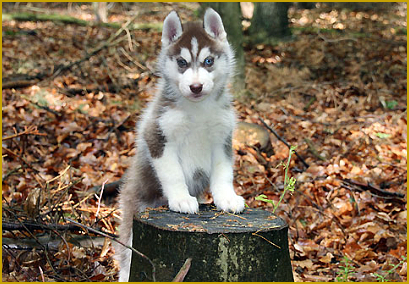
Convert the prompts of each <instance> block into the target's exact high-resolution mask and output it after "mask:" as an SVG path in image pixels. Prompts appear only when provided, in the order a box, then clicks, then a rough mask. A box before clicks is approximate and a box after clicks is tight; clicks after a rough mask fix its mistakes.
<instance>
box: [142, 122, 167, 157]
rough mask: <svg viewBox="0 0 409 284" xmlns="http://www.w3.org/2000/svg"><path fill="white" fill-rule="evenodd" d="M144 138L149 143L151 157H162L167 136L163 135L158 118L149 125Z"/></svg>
mask: <svg viewBox="0 0 409 284" xmlns="http://www.w3.org/2000/svg"><path fill="white" fill-rule="evenodd" d="M143 138H144V139H145V141H146V144H147V145H148V149H149V152H150V154H151V157H152V158H154V159H158V158H160V157H162V155H163V151H164V149H165V143H166V137H165V136H164V135H163V132H162V129H160V127H159V123H158V122H157V120H154V121H152V122H150V123H149V124H148V125H147V129H145V133H144V135H143Z"/></svg>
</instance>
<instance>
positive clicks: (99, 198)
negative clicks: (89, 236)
mask: <svg viewBox="0 0 409 284" xmlns="http://www.w3.org/2000/svg"><path fill="white" fill-rule="evenodd" d="M107 182H108V180H106V181H104V182H103V183H102V187H101V193H100V194H99V197H98V195H96V194H94V195H95V198H96V199H97V200H98V208H97V212H96V213H95V218H97V217H98V214H99V209H100V208H101V198H102V193H103V192H104V187H105V184H106V183H107Z"/></svg>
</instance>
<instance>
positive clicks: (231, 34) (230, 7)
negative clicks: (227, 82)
mask: <svg viewBox="0 0 409 284" xmlns="http://www.w3.org/2000/svg"><path fill="white" fill-rule="evenodd" d="M200 5H201V6H202V8H203V11H202V12H203V13H204V11H205V10H206V8H207V7H212V8H213V9H214V10H215V11H216V12H217V13H219V15H220V17H222V20H223V26H224V29H225V30H226V33H227V40H228V41H229V43H230V44H231V46H232V47H233V50H234V53H235V58H236V70H235V71H236V72H235V73H236V75H235V77H234V81H233V86H232V87H233V88H232V89H233V93H234V94H235V95H239V94H241V93H242V92H243V91H244V89H245V72H244V71H245V70H244V68H245V61H244V51H243V27H242V24H241V8H240V3H239V2H216V3H209V2H203V3H200ZM203 13H202V14H203Z"/></svg>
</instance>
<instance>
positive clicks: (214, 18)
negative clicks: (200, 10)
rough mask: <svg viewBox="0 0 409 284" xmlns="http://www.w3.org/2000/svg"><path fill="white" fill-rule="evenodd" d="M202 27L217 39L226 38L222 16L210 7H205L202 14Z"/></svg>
mask: <svg viewBox="0 0 409 284" xmlns="http://www.w3.org/2000/svg"><path fill="white" fill-rule="evenodd" d="M203 27H204V29H205V31H206V32H207V34H208V35H209V36H211V37H213V38H216V39H219V40H225V39H226V32H225V31H224V27H223V22H222V18H221V17H220V15H219V14H218V13H217V12H216V11H215V10H213V9H212V8H207V10H206V12H205V14H204V19H203Z"/></svg>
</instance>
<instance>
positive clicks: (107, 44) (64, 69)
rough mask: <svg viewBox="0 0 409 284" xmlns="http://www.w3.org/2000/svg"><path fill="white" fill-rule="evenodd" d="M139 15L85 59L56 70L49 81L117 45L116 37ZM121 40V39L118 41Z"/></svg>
mask: <svg viewBox="0 0 409 284" xmlns="http://www.w3.org/2000/svg"><path fill="white" fill-rule="evenodd" d="M138 16H139V14H138V13H137V14H136V15H135V16H134V17H132V18H131V19H129V20H128V21H127V22H126V23H125V24H124V25H123V26H122V27H121V28H120V29H119V30H117V31H116V33H115V34H113V35H112V36H111V37H110V38H109V39H108V40H107V41H106V42H105V43H103V44H102V45H101V46H100V47H98V48H97V49H95V50H93V51H92V52H91V53H89V54H87V55H86V56H85V57H83V58H81V59H79V60H77V61H74V62H71V63H69V64H66V65H64V66H62V67H60V68H58V69H57V70H56V71H55V72H54V74H53V75H52V76H51V79H54V78H55V77H57V76H58V75H60V74H62V73H63V72H65V71H67V70H70V69H71V68H72V67H74V66H75V65H79V64H81V63H82V62H84V61H87V60H89V59H90V58H91V57H93V56H94V55H96V54H98V53H99V52H100V51H101V50H103V49H105V48H107V47H110V46H113V45H115V44H117V43H118V42H119V41H118V40H116V39H117V37H118V36H119V35H120V34H121V33H122V32H123V31H124V30H125V29H126V28H127V27H128V26H129V25H130V24H131V23H132V22H133V21H134V20H135V19H136V17H138ZM120 40H122V39H120Z"/></svg>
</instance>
